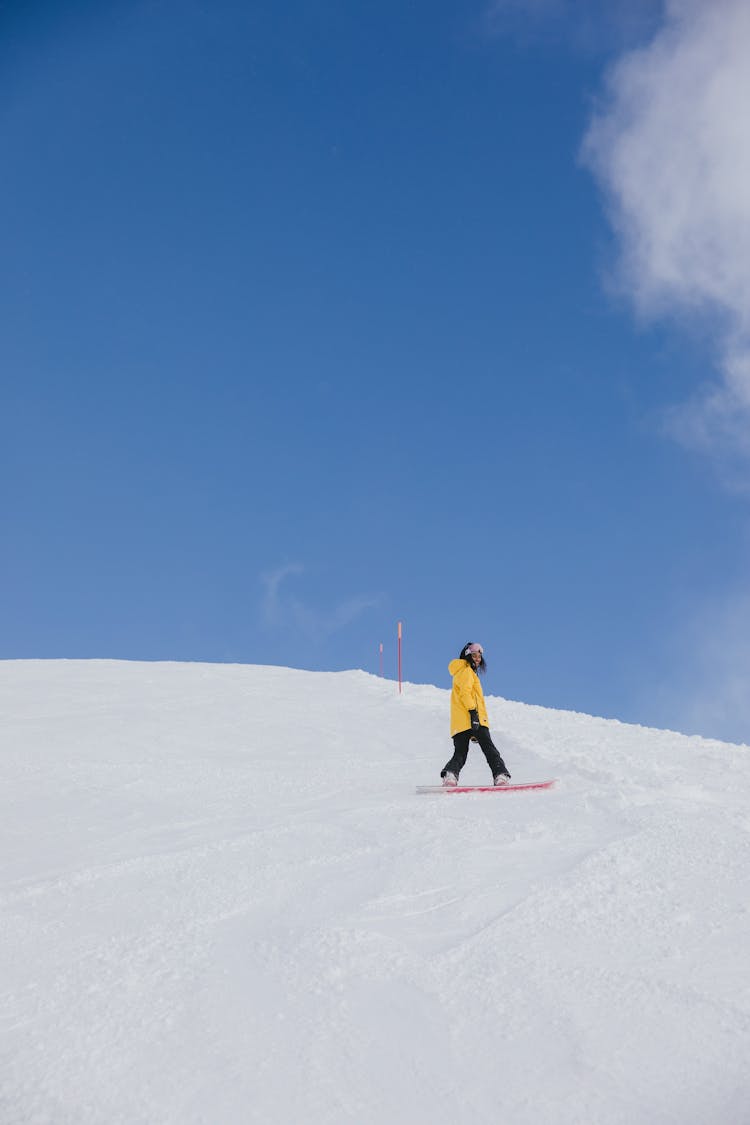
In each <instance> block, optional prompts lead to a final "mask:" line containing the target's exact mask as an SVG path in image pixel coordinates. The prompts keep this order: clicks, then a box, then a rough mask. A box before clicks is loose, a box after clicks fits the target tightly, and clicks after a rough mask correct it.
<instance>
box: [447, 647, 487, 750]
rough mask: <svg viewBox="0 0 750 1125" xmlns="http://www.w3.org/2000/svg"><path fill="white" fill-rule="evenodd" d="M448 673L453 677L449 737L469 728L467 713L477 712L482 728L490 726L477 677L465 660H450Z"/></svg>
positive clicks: (469, 722) (469, 721) (469, 720)
mask: <svg viewBox="0 0 750 1125" xmlns="http://www.w3.org/2000/svg"><path fill="white" fill-rule="evenodd" d="M448 671H449V672H450V674H451V676H453V691H452V692H451V737H453V735H454V734H458V732H459V731H461V730H469V728H470V727H471V719H470V718H469V711H478V712H479V722H480V723H481V725H482V726H483V727H488V726H489V725H490V724H489V722H488V721H487V707H486V705H485V702H484V692H483V691H482V685H481V684H480V682H479V676H478V675H477V674H476V672H475V671H474V669H473V668H470V667H469V665H468V664H467V663H466V661H465V660H460V659H459V660H451V662H450V664H449V665H448Z"/></svg>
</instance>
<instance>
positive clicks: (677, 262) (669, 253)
mask: <svg viewBox="0 0 750 1125" xmlns="http://www.w3.org/2000/svg"><path fill="white" fill-rule="evenodd" d="M748 106H750V4H749V3H748V2H747V0H670V2H669V3H668V4H667V13H666V19H665V22H664V25H663V26H662V28H661V29H660V31H659V32H658V34H657V35H656V36H655V37H654V39H653V40H652V41H651V43H650V44H649V45H648V46H646V47H643V48H641V49H639V50H635V51H631V52H629V53H627V54H626V55H625V56H623V57H622V58H621V59H620V60H619V61H618V62H617V63H616V64H615V65H614V66H613V67H612V69H611V71H610V73H609V77H608V81H607V96H606V99H605V103H604V105H603V107H602V109H601V111H600V112H599V113H598V115H597V116H596V118H595V120H594V121H593V123H592V125H591V128H590V130H589V133H588V136H587V138H586V141H585V145H584V154H585V159H586V160H587V162H588V163H589V165H590V166H591V168H592V169H593V170H594V172H595V174H596V176H597V177H598V179H599V181H600V183H601V184H602V186H603V188H604V189H605V191H606V194H607V198H608V202H609V207H610V213H611V216H612V221H613V224H614V226H615V229H616V231H617V233H618V236H619V240H620V247H621V278H622V281H623V284H624V286H625V287H626V289H627V291H628V292H629V293H630V294H631V296H632V298H633V300H634V302H635V304H636V306H637V308H638V309H639V311H640V312H641V313H642V314H644V315H646V316H655V315H663V314H667V313H669V314H677V315H687V316H691V317H694V316H706V315H707V314H709V315H710V316H711V318H712V324H713V326H714V331H715V333H716V340H717V349H716V350H717V369H718V374H719V377H718V380H717V381H716V382H715V383H714V384H713V385H712V386H710V387H706V388H704V390H703V392H701V394H699V395H698V396H697V397H696V398H694V399H693V400H692V401H690V402H688V403H687V405H685V406H683V407H682V408H680V409H675V410H673V411H671V412H670V415H669V419H668V425H669V429H670V431H671V433H672V434H673V435H675V436H677V437H678V438H679V439H680V440H682V441H683V442H685V443H686V444H688V445H691V446H693V447H695V448H699V449H701V450H703V451H705V452H709V453H712V454H714V455H716V456H718V457H719V458H721V459H727V458H729V459H730V460H731V459H732V458H735V459H736V458H737V457H741V458H743V459H744V458H746V457H748V456H750V437H749V436H748V435H749V434H750V127H749V126H748V120H750V117H749V116H748Z"/></svg>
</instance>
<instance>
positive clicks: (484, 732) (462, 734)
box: [440, 727, 510, 778]
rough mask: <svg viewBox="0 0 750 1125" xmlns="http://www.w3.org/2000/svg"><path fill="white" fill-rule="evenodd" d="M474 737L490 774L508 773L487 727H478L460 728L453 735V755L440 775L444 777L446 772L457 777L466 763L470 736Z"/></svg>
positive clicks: (494, 775)
mask: <svg viewBox="0 0 750 1125" xmlns="http://www.w3.org/2000/svg"><path fill="white" fill-rule="evenodd" d="M472 737H473V738H476V740H477V742H478V743H479V745H480V747H481V749H482V753H483V754H484V756H485V758H486V759H487V765H488V766H489V767H490V769H491V770H492V776H493V778H494V777H497V775H498V774H499V773H504V774H508V777H510V774H509V773H508V770H507V768H506V766H505V762H504V761H503V759H502V758H501V757H500V751H499V750H498V748H497V746H495V743H494V742H493V741H492V738H491V737H490V728H489V727H480V728H479V730H478V731H476V732H475V731H472V730H462V731H459V732H458V734H454V735H453V757H452V758H451V760H450V761H449V762H446V763H445V766H444V767H443V769H442V770H441V771H440V776H441V777H445V775H446V774H447V773H453V774H455V775H456V777H458V775H459V774H460V772H461V770H462V769H463V768H464V766H465V765H466V758H467V756H468V753H469V741H470V739H471V738H472Z"/></svg>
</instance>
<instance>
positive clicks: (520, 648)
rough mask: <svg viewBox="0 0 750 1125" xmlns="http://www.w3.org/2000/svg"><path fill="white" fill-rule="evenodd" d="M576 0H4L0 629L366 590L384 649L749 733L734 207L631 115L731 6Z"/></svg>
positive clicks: (713, 60)
mask: <svg viewBox="0 0 750 1125" xmlns="http://www.w3.org/2000/svg"><path fill="white" fill-rule="evenodd" d="M598 7H599V6H598V5H595V4H593V3H592V4H590V5H589V4H585V3H584V4H581V3H578V4H575V3H572V2H571V3H565V2H564V0H546V2H544V0H537V2H536V3H529V4H523V3H520V2H519V3H511V2H509V0H507V2H504V3H496V4H494V5H493V4H486V3H482V2H477V3H476V4H474V3H466V2H465V0H464V2H461V3H457V2H451V3H448V2H443V3H440V2H438V3H434V2H431V3H427V2H426V0H424V2H423V0H415V2H413V3H409V4H404V3H403V2H399V3H395V2H394V3H391V2H388V0H386V2H381V3H380V4H377V5H374V4H352V3H348V2H344V0H337V2H331V3H325V4H322V5H312V4H309V3H298V2H292V3H286V4H283V5H280V4H278V3H275V2H273V3H272V2H271V0H259V2H257V3H249V4H248V3H239V2H233V0H231V2H230V0H214V2H212V3H211V4H206V3H198V2H192V0H187V2H185V0H181V2H180V3H177V2H176V0H151V2H148V3H138V2H136V3H127V4H125V3H109V2H107V0H104V2H101V3H98V4H94V3H83V2H81V3H78V4H75V3H73V4H65V5H63V4H53V3H48V4H45V3H36V4H34V5H22V4H14V3H6V4H2V5H0V139H1V143H2V150H3V174H2V177H1V178H0V246H1V247H2V253H1V255H0V299H1V307H2V332H1V333H0V379H1V380H2V383H1V388H2V402H1V404H0V405H1V406H2V411H1V424H2V466H3V480H4V482H5V487H4V489H3V527H4V530H5V536H4V539H5V550H4V551H3V558H2V571H3V573H2V601H3V604H2V619H3V628H2V634H1V636H2V643H1V645H0V656H2V657H3V658H18V657H105V656H106V657H122V658H132V659H174V660H209V661H243V662H253V663H278V664H285V665H291V666H295V667H301V668H313V669H332V670H335V669H343V668H350V667H363V668H366V669H368V670H370V671H376V670H377V663H378V662H377V646H378V644H379V643H380V642H381V641H382V642H384V644H385V661H386V670H387V672H388V673H389V674H394V673H395V632H396V621H397V620H399V619H401V620H403V622H404V670H405V676H406V678H407V679H411V680H414V681H417V682H434V683H437V684H440V685H445V684H446V683H447V680H448V677H447V672H446V664H447V661H448V660H449V659H450V658H451V657H453V656H454V655H455V654H456V652H457V650H458V649H459V648H460V646H461V645H462V644H463V643H464V642H465V641H466V640H468V639H475V640H480V641H482V643H483V644H484V645H485V647H486V649H487V659H488V664H489V672H488V675H487V684H486V689H487V690H488V691H490V692H492V693H493V694H500V695H504V696H507V697H509V698H515V699H521V700H524V701H527V702H531V703H539V704H543V705H547V706H551V707H560V708H570V709H575V710H581V711H587V712H592V713H595V714H603V715H607V716H612V717H617V718H621V719H624V720H628V721H638V722H643V723H650V724H656V725H669V726H673V727H676V728H678V729H683V730H688V731H698V732H701V733H707V734H716V735H719V736H723V737H731V738H735V739H744V738H746V737H747V738H748V740H750V706H749V705H748V704H747V703H746V702H745V701H744V694H745V692H744V683H745V682H746V678H745V677H746V674H750V649H748V646H747V642H746V641H745V640H744V637H745V628H744V626H745V624H750V590H748V586H747V579H746V577H745V575H746V571H747V563H748V535H747V531H748V521H747V494H748V490H747V484H746V481H747V471H746V465H747V450H746V448H745V446H744V440H745V439H744V433H745V432H747V431H746V428H745V423H746V421H747V417H746V414H745V413H743V411H744V410H745V407H744V398H743V394H744V387H745V368H744V366H743V364H744V362H745V355H746V352H745V350H744V340H745V328H746V326H745V325H744V322H743V320H742V317H743V313H742V308H743V307H744V296H745V294H744V290H743V286H744V283H745V276H744V273H743V268H746V267H743V265H742V262H741V261H738V263H737V268H736V270H733V262H734V260H735V257H736V258H737V259H739V258H740V250H741V249H743V248H744V244H743V241H742V238H740V237H739V235H736V234H735V232H736V231H737V230H739V229H741V228H740V227H738V226H735V224H738V223H740V220H741V219H742V218H743V215H742V213H741V208H742V206H743V204H742V203H741V202H740V203H737V205H736V207H735V208H734V209H733V206H734V205H733V202H732V198H731V192H729V193H727V191H726V190H723V189H724V187H725V186H726V183H727V181H726V180H720V182H718V183H712V184H709V185H708V187H706V185H703V190H701V191H699V190H697V189H696V191H695V192H694V193H692V194H690V195H689V198H687V199H685V198H684V197H683V195H681V194H679V190H682V189H681V188H680V189H679V190H678V187H679V185H683V186H684V184H686V183H691V182H692V181H691V178H690V177H691V172H692V165H689V166H688V167H682V168H680V166H679V159H678V156H675V159H674V160H673V161H670V162H669V167H670V168H671V167H673V166H674V167H675V168H677V170H678V171H680V173H681V175H680V176H679V177H678V176H677V173H675V181H674V183H672V182H669V183H667V179H668V176H667V173H666V171H665V172H664V175H661V176H660V175H659V169H660V167H661V166H660V164H659V153H660V152H661V151H662V147H661V146H662V145H663V144H665V143H667V142H666V141H665V140H664V138H662V137H661V136H660V135H659V134H658V129H657V126H656V125H655V124H654V122H653V120H652V116H650V113H651V108H652V107H653V106H654V105H657V104H658V105H659V107H660V110H661V111H663V112H662V116H664V115H667V119H668V110H669V109H670V107H671V103H670V105H668V106H666V107H665V106H664V105H662V104H661V102H659V98H660V97H661V88H660V87H658V86H657V85H655V84H656V83H658V77H655V74H657V75H658V73H667V74H669V73H670V69H669V68H670V67H671V68H672V71H671V73H672V75H673V77H674V78H675V82H674V88H675V90H676V91H679V90H680V89H681V87H680V83H679V81H678V79H679V78H680V76H681V75H683V73H684V58H685V57H686V56H688V55H690V49H691V48H692V49H693V54H692V55H690V58H691V59H693V60H694V59H695V50H696V44H697V45H699V46H700V45H706V54H705V58H706V64H705V68H704V69H703V70H701V69H700V68H699V74H702V75H704V86H705V88H706V89H708V88H709V86H710V79H711V75H712V73H713V71H712V69H711V67H712V66H713V67H717V66H718V65H720V64H721V66H722V67H724V69H726V71H727V73H729V74H730V75H731V74H732V73H734V72H735V71H736V72H737V74H739V75H742V74H743V73H744V71H745V70H746V69H747V67H746V66H744V63H745V62H747V57H746V56H744V55H743V54H742V52H743V51H744V48H745V46H747V45H748V43H750V36H747V35H746V34H745V32H746V31H747V28H746V25H745V24H744V23H742V12H741V6H740V5H739V4H738V3H734V2H730V0H720V2H719V3H718V4H717V5H716V6H715V8H714V9H713V10H714V13H715V16H716V19H715V21H714V23H712V24H711V26H708V25H706V21H705V19H704V17H703V16H702V15H701V5H700V4H697V3H696V2H695V0H675V2H674V3H672V4H670V5H668V6H667V8H666V9H664V8H663V7H662V5H661V4H658V3H653V4H649V3H647V2H643V3H640V4H636V5H626V4H622V5H620V4H613V5H612V7H611V10H610V11H609V12H608V15H607V17H606V19H605V18H602V17H601V15H597V9H598ZM737 21H740V23H739V24H738V23H737ZM722 28H724V29H725V30H726V35H722V34H720V32H721V31H722ZM730 33H731V34H730ZM730 43H731V44H732V45H733V46H731V48H730V46H729V44H730ZM730 50H731V51H734V52H735V54H733V55H732V57H731V58H729V59H727V58H725V57H724V56H725V55H726V54H727V53H728V52H730ZM722 52H724V54H722ZM733 62H734V63H736V66H735V67H734V69H733ZM657 63H658V66H657V65H656V64H657ZM681 68H683V69H681ZM737 81H738V83H740V86H739V87H738V88H737V89H734V88H733V89H730V90H728V91H727V95H726V96H727V98H731V97H732V96H739V94H741V93H742V92H743V91H742V89H741V82H742V79H741V77H740V78H738V79H737ZM698 85H700V82H699V83H698ZM675 97H676V95H675ZM696 97H697V95H696ZM682 101H683V108H684V103H685V98H684V96H683V99H682ZM722 107H723V103H722V105H718V106H717V105H715V104H714V103H713V102H711V108H712V110H713V111H714V112H715V115H716V119H717V120H720V119H722V117H723V115H721V114H720V112H719V111H720V109H721V108H722ZM692 109H693V112H694V114H695V119H696V120H698V118H699V115H700V113H701V111H703V117H705V104H703V105H702V104H696V105H695V106H693V107H692ZM675 112H677V111H676V110H675ZM702 119H703V118H701V120H702ZM660 120H661V118H660ZM688 124H689V122H688ZM674 135H675V130H671V131H670V134H669V136H670V137H674ZM714 135H715V134H714V133H713V132H711V133H710V137H711V138H713V137H714ZM684 139H685V140H686V143H685V144H684V145H683V146H682V147H681V149H680V153H679V154H678V155H679V158H680V159H682V160H684V161H685V162H687V163H688V164H689V162H690V161H691V160H693V159H694V160H695V162H696V164H697V163H698V162H699V158H701V157H704V158H705V159H703V162H702V164H701V167H702V168H705V166H706V159H708V161H709V166H710V167H713V164H712V163H711V162H712V161H713V162H714V163H715V165H716V167H717V168H723V167H724V165H723V163H722V156H723V153H722V151H713V150H711V151H710V152H709V153H708V156H707V157H706V153H705V152H702V151H701V150H700V145H697V146H696V147H697V149H698V152H697V153H696V155H695V157H694V158H693V156H692V149H693V146H692V135H691V134H690V132H689V130H687V132H686V137H685V138H684ZM711 143H713V142H711ZM706 144H707V145H708V144H709V141H708V140H707V141H706ZM718 144H719V142H717V145H718ZM726 146H727V148H729V149H730V151H732V152H734V153H735V154H736V152H737V138H736V137H733V136H729V137H727V138H726ZM732 146H734V147H732ZM743 151H744V150H743ZM735 165H736V162H735ZM665 168H666V164H665ZM697 174H698V173H696V175H697ZM717 175H718V173H717ZM739 175H740V179H741V178H742V176H748V178H750V173H748V171H747V169H746V168H745V167H744V161H741V168H740V173H739ZM745 196H750V192H747V193H744V196H743V198H744V197H745ZM706 197H708V198H709V200H710V199H714V198H715V199H716V200H718V202H717V203H716V209H715V211H711V210H710V209H707V208H706V206H705V198H706ZM737 209H739V211H740V213H739V214H738V213H737ZM680 223H682V226H680ZM686 230H687V231H688V232H689V236H687V237H686V234H685V231H686ZM718 230H721V231H725V230H728V232H729V233H728V234H727V236H726V239H725V240H724V241H722V240H721V239H720V238H718V237H717V235H716V232H717V231H718ZM701 231H705V238H704V239H703V240H701V238H700V237H699V234H700V232H701ZM665 232H667V233H665ZM668 234H669V237H668ZM686 246H690V247H693V251H692V257H690V256H688V257H687V258H686V257H685V254H686V250H685V247H686ZM712 255H713V257H712ZM748 371H750V367H748ZM733 373H734V374H733ZM738 373H739V374H738ZM748 382H750V380H748ZM707 388H708V389H707ZM711 388H713V390H711ZM738 388H739V389H738ZM749 401H750V399H749Z"/></svg>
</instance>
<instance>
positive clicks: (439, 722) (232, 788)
mask: <svg viewBox="0 0 750 1125" xmlns="http://www.w3.org/2000/svg"><path fill="white" fill-rule="evenodd" d="M0 695H1V697H2V714H3V737H2V763H3V773H4V776H5V779H6V784H5V786H4V790H3V797H2V801H3V808H2V817H1V823H2V836H3V850H2V856H3V865H2V887H1V888H0V893H1V895H2V906H3V909H2V915H1V917H2V923H1V925H2V947H3V949H2V954H3V955H2V964H3V984H4V988H3V992H4V997H5V999H4V1012H3V1021H2V1040H3V1057H4V1059H5V1060H6V1061H5V1064H4V1066H3V1070H2V1074H1V1075H0V1120H2V1121H3V1123H4V1125H5V1123H6V1122H7V1123H8V1125H22V1123H25V1122H29V1123H30V1122H32V1121H33V1122H50V1123H52V1122H54V1123H55V1125H74V1123H75V1125H89V1123H91V1125H101V1123H102V1122H106V1123H107V1125H119V1123H122V1125H125V1123H127V1125H140V1123H143V1125H146V1123H149V1125H150V1123H152V1122H159V1123H160V1125H171V1123H174V1125H177V1123H179V1125H198V1123H203V1122H222V1123H223V1125H235V1123H236V1125H246V1123H247V1122H258V1123H261V1122H263V1123H269V1122H274V1123H275V1122H278V1123H282V1122H283V1123H286V1122H298V1121H305V1122H306V1123H309V1125H322V1123H326V1125H327V1123H332V1122H342V1123H344V1122H357V1123H359V1125H369V1123H372V1125H375V1123H377V1125H381V1123H385V1122H388V1123H389V1125H393V1123H404V1125H407V1123H408V1125H414V1123H421V1122H424V1123H425V1125H427V1123H428V1122H429V1123H431V1125H435V1123H443V1122H444V1123H446V1125H447V1123H449V1122H450V1123H451V1125H455V1123H456V1122H508V1123H510V1125H527V1123H528V1125H532V1123H533V1125H540V1123H542V1125H543V1123H546V1122H549V1123H550V1125H551V1123H553V1122H554V1125H567V1123H570V1125H573V1123H574V1122H575V1123H580V1122H597V1123H601V1125H620V1123H622V1125H633V1123H634V1122H636V1123H640V1122H643V1123H644V1125H657V1123H662V1122H663V1123H666V1122H675V1123H677V1122H679V1123H680V1125H686V1123H688V1125H690V1123H695V1125H699V1123H701V1125H705V1123H709V1122H711V1123H715V1122H721V1123H722V1125H746V1123H747V1121H748V1120H750V1077H749V1076H748V1067H747V1059H748V1057H749V1056H750V985H749V984H748V976H747V950H748V948H750V909H749V908H748V905H747V904H748V903H749V902H750V755H749V754H748V751H747V748H744V747H735V746H730V745H727V744H723V743H719V742H711V741H707V740H703V739H699V738H687V737H685V736H681V735H677V734H673V733H670V732H660V731H651V730H646V729H643V728H639V727H632V726H626V725H624V724H620V723H616V722H610V721H606V720H602V719H593V718H590V717H588V716H583V715H575V714H568V713H559V712H553V711H548V710H544V709H542V708H537V707H527V706H525V705H523V704H518V703H510V702H508V701H505V700H502V699H499V698H493V697H490V698H489V699H488V705H489V713H490V722H491V726H492V730H493V736H495V740H496V742H497V744H498V746H499V747H500V749H501V752H502V754H503V756H504V757H505V759H506V761H507V762H508V765H509V767H510V769H511V772H512V773H513V777H514V779H519V780H521V779H523V778H533V777H547V776H557V777H559V778H560V779H561V780H560V783H559V785H558V787H557V789H556V790H554V791H551V792H549V793H542V794H540V793H533V794H516V795H512V794H508V795H507V796H506V797H504V798H503V799H502V800H496V799H494V798H493V797H492V796H488V797H482V796H481V795H479V796H469V797H465V798H464V797H460V798H456V799H454V800H450V801H443V800H429V799H425V798H423V797H419V796H417V795H416V794H415V793H414V786H415V785H416V784H421V783H431V782H434V781H435V780H437V775H438V773H439V770H440V768H441V766H442V765H443V764H444V762H445V760H446V759H447V757H448V756H449V754H450V741H449V739H448V731H447V712H448V693H447V691H443V690H440V689H437V688H434V687H429V686H418V685H406V690H405V693H404V695H403V697H401V698H399V697H398V696H397V694H396V692H395V688H394V685H393V684H392V683H390V682H387V681H383V680H379V679H377V678H375V677H372V676H368V675H366V674H365V673H362V672H349V673H336V674H333V673H331V674H321V673H307V672H296V671H293V670H290V669H282V668H264V667H247V666H238V665H227V666H223V665H197V664H196V665H179V664H138V663H124V662H116V661H90V662H78V661H24V662H12V661H9V662H4V663H2V664H0ZM486 779H487V767H486V764H485V763H484V760H483V758H482V756H481V754H480V753H479V752H478V751H472V754H471V755H470V758H469V763H468V765H467V767H466V769H465V771H464V773H463V774H462V780H466V781H467V782H476V783H482V782H484V781H486Z"/></svg>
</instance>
